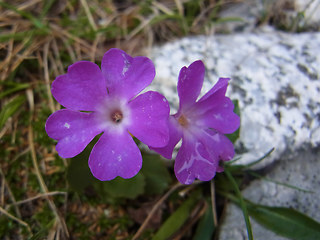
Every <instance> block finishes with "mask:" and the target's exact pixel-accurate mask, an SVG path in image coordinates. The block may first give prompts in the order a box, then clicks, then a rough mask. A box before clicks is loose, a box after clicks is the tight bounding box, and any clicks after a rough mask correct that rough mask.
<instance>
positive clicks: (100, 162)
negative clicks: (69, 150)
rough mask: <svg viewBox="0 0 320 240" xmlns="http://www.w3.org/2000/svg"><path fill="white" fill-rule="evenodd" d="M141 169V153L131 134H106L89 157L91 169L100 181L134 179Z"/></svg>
mask: <svg viewBox="0 0 320 240" xmlns="http://www.w3.org/2000/svg"><path fill="white" fill-rule="evenodd" d="M141 167H142V156H141V152H140V150H139V148H138V147H137V145H136V144H135V142H134V141H133V139H132V137H131V136H130V135H129V133H123V134H122V135H112V134H109V133H104V134H103V135H102V136H101V137H100V139H99V140H98V142H97V143H96V145H95V146H94V147H93V149H92V152H91V154H90V157H89V168H90V170H91V172H92V174H93V176H94V177H95V178H97V179H99V180H100V181H109V180H112V179H114V178H116V177H118V176H119V177H122V178H126V179H127V178H132V177H134V176H135V175H136V174H137V173H138V172H139V171H140V169H141Z"/></svg>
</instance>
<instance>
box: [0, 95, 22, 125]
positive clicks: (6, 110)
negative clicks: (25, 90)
mask: <svg viewBox="0 0 320 240" xmlns="http://www.w3.org/2000/svg"><path fill="white" fill-rule="evenodd" d="M25 100H26V97H25V96H24V95H20V96H17V97H15V98H14V99H12V100H11V101H10V102H8V103H7V104H6V105H5V106H4V107H3V108H2V110H1V112H0V129H1V128H2V127H3V126H4V124H5V123H6V121H7V120H8V118H9V117H11V116H12V115H13V114H14V113H15V112H16V111H18V109H19V108H20V107H21V105H22V104H23V103H24V101H25Z"/></svg>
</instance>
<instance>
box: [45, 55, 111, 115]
mask: <svg viewBox="0 0 320 240" xmlns="http://www.w3.org/2000/svg"><path fill="white" fill-rule="evenodd" d="M51 92H52V95H53V96H54V98H55V99H56V100H57V101H58V102H59V103H60V104H61V105H63V106H64V107H66V108H69V109H72V110H81V111H93V110H95V106H96V105H97V104H99V103H100V102H101V101H102V100H103V99H104V98H105V97H106V96H107V88H106V83H105V80H104V77H103V75H102V73H101V71H100V68H99V67H98V66H97V65H96V64H94V63H92V62H87V61H80V62H76V63H74V64H72V65H71V66H69V68H68V73H67V74H64V75H61V76H59V77H57V78H56V79H55V81H53V83H52V88H51Z"/></svg>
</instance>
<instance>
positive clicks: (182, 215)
mask: <svg viewBox="0 0 320 240" xmlns="http://www.w3.org/2000/svg"><path fill="white" fill-rule="evenodd" d="M200 198H201V193H200V191H196V192H194V193H193V194H192V195H191V196H190V197H189V198H188V200H186V201H185V202H184V203H183V204H182V205H181V206H180V207H179V208H178V209H177V210H176V211H175V212H174V213H173V214H172V215H171V216H170V217H169V218H168V219H167V220H166V221H165V223H164V224H163V225H162V226H161V228H160V229H159V231H158V232H157V233H156V234H155V236H154V237H153V238H152V240H166V239H169V237H170V236H171V235H173V234H174V233H175V232H176V231H178V230H179V229H180V227H181V226H182V225H183V224H184V223H185V222H186V221H187V219H188V218H189V217H190V214H191V212H192V210H193V208H194V206H195V205H196V203H197V202H198V200H199V199H200Z"/></svg>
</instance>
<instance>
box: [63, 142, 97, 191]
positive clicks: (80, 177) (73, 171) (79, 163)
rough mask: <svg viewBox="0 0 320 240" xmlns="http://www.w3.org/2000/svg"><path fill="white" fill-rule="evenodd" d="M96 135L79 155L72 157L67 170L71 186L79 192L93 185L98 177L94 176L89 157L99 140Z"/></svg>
mask: <svg viewBox="0 0 320 240" xmlns="http://www.w3.org/2000/svg"><path fill="white" fill-rule="evenodd" d="M97 140H98V137H96V138H95V139H94V140H93V141H92V142H91V143H90V144H89V145H88V146H87V147H86V148H85V149H84V150H83V151H82V152H81V153H80V154H79V155H77V156H75V157H73V158H71V161H70V164H69V166H68V171H67V179H68V182H69V184H70V187H71V188H72V189H73V190H75V191H77V192H79V193H83V191H84V190H85V189H86V188H87V187H88V186H90V185H92V184H93V183H94V182H95V181H96V179H95V178H94V177H93V175H92V173H91V172H90V169H89V166H88V159H89V155H90V152H91V150H92V147H93V145H94V144H95V143H96V142H97Z"/></svg>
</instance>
